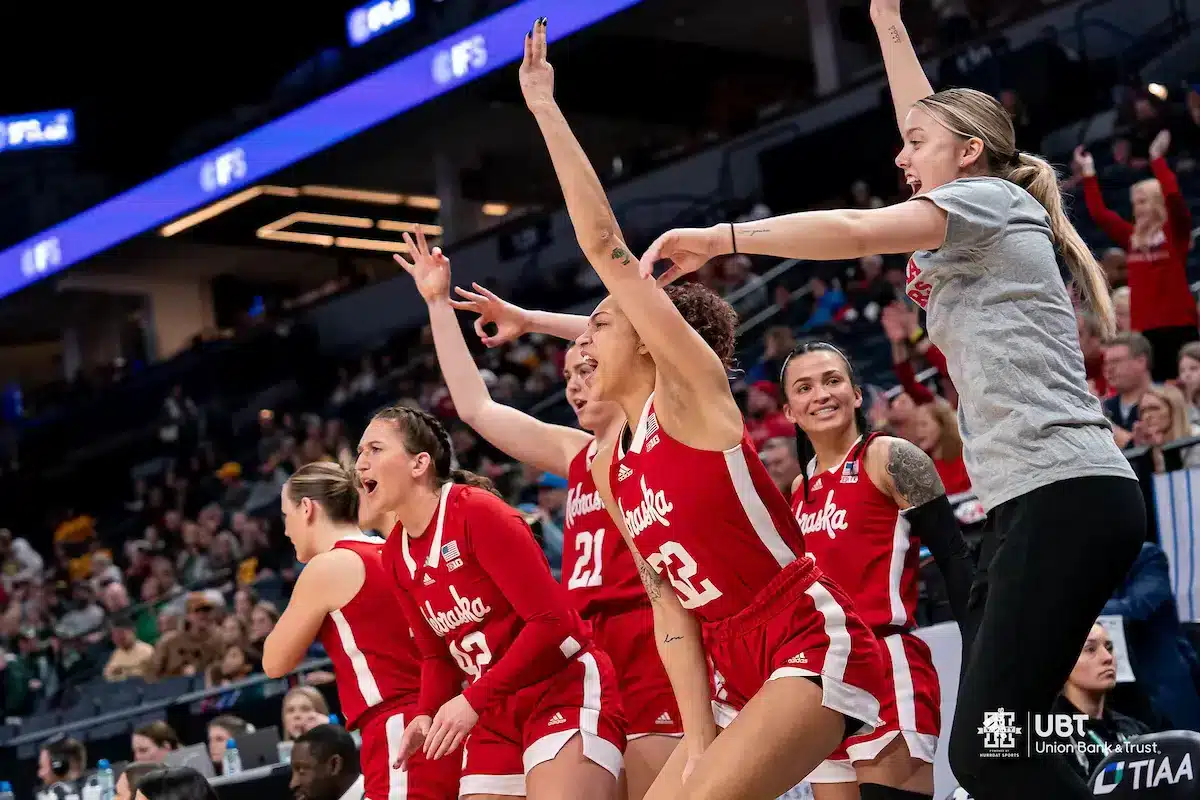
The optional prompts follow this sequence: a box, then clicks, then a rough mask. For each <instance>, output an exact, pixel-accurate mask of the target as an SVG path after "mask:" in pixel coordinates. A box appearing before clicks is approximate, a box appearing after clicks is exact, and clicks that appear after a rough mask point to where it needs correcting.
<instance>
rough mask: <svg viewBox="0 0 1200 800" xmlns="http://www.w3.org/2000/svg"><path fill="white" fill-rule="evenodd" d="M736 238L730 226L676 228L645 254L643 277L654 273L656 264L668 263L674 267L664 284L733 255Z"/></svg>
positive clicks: (660, 279)
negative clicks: (666, 261)
mask: <svg viewBox="0 0 1200 800" xmlns="http://www.w3.org/2000/svg"><path fill="white" fill-rule="evenodd" d="M732 250H733V237H732V231H731V230H730V227H729V226H728V225H715V226H713V227H711V228H676V229H675V230H673V231H667V232H666V233H664V234H663V235H662V236H659V237H658V238H657V239H655V240H654V242H653V243H652V244H651V245H650V247H649V248H648V249H647V250H646V252H645V253H644V254H643V255H642V259H641V264H640V272H641V275H642V277H643V278H648V277H650V276H651V275H653V274H654V265H655V264H656V263H658V262H659V261H663V260H668V261H670V262H671V266H670V267H669V268H668V269H667V271H666V272H664V273H663V274H662V275H661V276H660V277H659V279H658V283H659V285H660V286H661V285H665V284H668V283H671V282H672V281H675V280H677V279H678V278H680V277H682V276H684V275H687V274H688V273H690V272H695V271H696V270H698V269H700V268H701V267H703V266H704V265H705V264H706V263H708V261H709V260H710V259H712V258H714V257H716V256H720V255H724V254H725V253H729V252H732Z"/></svg>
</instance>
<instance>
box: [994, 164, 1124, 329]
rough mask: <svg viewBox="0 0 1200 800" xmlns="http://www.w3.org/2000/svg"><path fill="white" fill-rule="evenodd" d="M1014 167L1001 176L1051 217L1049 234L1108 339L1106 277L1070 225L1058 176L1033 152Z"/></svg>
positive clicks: (1112, 325)
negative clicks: (1028, 195)
mask: <svg viewBox="0 0 1200 800" xmlns="http://www.w3.org/2000/svg"><path fill="white" fill-rule="evenodd" d="M1016 160H1017V164H1016V165H1015V166H1013V167H1012V169H1011V170H1010V171H1009V173H1008V174H1007V175H1005V176H1004V177H1005V178H1007V179H1008V180H1010V181H1012V182H1013V183H1015V184H1017V185H1018V186H1020V187H1021V188H1023V189H1024V190H1025V191H1027V192H1029V194H1030V195H1032V196H1033V199H1035V200H1037V201H1038V202H1039V203H1041V204H1042V207H1043V208H1045V209H1046V213H1047V214H1048V215H1049V216H1050V234H1051V237H1052V239H1053V241H1054V245H1055V246H1056V247H1057V248H1058V249H1059V251H1060V252H1061V253H1062V257H1063V261H1065V262H1066V263H1067V268H1068V269H1069V270H1070V271H1071V278H1072V279H1073V280H1074V283H1075V286H1076V287H1077V288H1078V290H1079V293H1080V295H1081V296H1082V297H1083V301H1084V304H1085V305H1086V306H1088V307H1089V308H1090V309H1091V310H1092V312H1093V313H1094V314H1095V315H1096V318H1097V319H1098V320H1099V322H1100V329H1101V335H1102V336H1103V337H1104V338H1106V339H1107V338H1108V337H1110V336H1112V335H1113V334H1114V333H1116V330H1117V321H1116V320H1117V317H1116V312H1115V311H1114V310H1113V303H1112V298H1111V297H1110V296H1109V293H1108V278H1107V276H1106V275H1105V274H1104V270H1103V269H1102V268H1101V267H1100V264H1099V262H1097V261H1096V257H1095V256H1094V255H1092V251H1091V248H1089V247H1088V246H1087V243H1086V242H1084V241H1083V237H1082V236H1080V235H1079V231H1077V230H1075V226H1074V225H1072V224H1071V220H1070V219H1069V218H1068V217H1067V212H1066V209H1065V208H1064V207H1063V199H1062V190H1061V189H1059V186H1058V173H1057V172H1055V171H1054V167H1052V166H1051V165H1050V163H1049V162H1048V161H1046V160H1045V159H1043V158H1039V157H1038V156H1035V155H1033V154H1032V153H1024V152H1022V153H1019V154H1018V155H1017V159H1016Z"/></svg>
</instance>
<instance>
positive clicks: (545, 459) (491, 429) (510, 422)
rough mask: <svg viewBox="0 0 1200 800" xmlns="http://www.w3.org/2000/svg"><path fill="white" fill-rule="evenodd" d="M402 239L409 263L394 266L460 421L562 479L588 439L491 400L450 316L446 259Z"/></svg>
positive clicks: (422, 243) (422, 242)
mask: <svg viewBox="0 0 1200 800" xmlns="http://www.w3.org/2000/svg"><path fill="white" fill-rule="evenodd" d="M404 238H405V241H406V242H407V243H408V244H409V253H410V255H411V258H412V260H411V261H409V260H407V259H405V258H403V257H402V256H400V255H399V254H397V255H396V262H397V263H399V264H400V266H401V267H403V268H404V270H405V271H406V272H407V273H408V274H409V275H411V276H412V278H413V281H414V282H415V283H416V285H417V290H418V291H419V292H420V293H421V297H423V298H424V299H425V304H426V305H427V306H428V308H429V327H430V329H431V330H432V331H433V346H434V350H435V351H436V352H437V357H438V363H439V364H440V365H441V367H442V377H443V378H444V379H445V381H446V386H447V387H448V388H449V389H450V398H451V399H452V400H453V401H454V408H455V410H456V411H457V412H458V415H459V417H460V418H461V419H462V421H463V422H465V423H467V424H468V425H470V426H471V427H472V428H474V429H475V430H476V431H477V432H478V433H479V435H480V436H482V437H483V438H485V439H487V440H488V441H489V442H491V443H492V444H493V445H495V446H496V447H498V448H500V449H501V450H503V451H504V452H505V453H507V454H508V455H509V456H511V457H513V458H515V459H517V460H518V461H522V462H524V463H526V464H531V465H533V466H534V467H537V468H538V469H540V470H542V471H544V472H551V473H554V474H555V475H563V476H565V475H566V474H567V468H568V467H569V466H570V464H571V459H572V458H574V457H575V454H576V453H578V452H579V451H580V450H582V449H583V448H584V447H586V446H587V443H588V442H589V441H590V439H591V436H590V435H588V434H587V433H584V432H583V431H580V430H576V429H574V428H567V427H564V426H562V425H550V424H548V423H545V422H542V421H541V420H539V419H536V418H534V417H531V416H530V415H528V414H526V413H525V412H523V411H518V410H517V409H515V408H511V407H509V406H506V405H504V404H502V403H497V402H496V401H495V400H493V399H492V395H491V393H490V392H488V388H487V384H486V383H484V382H483V376H481V375H480V374H479V368H478V367H477V366H476V365H475V361H474V359H472V358H471V351H470V350H469V349H468V348H467V341H466V339H465V338H464V337H463V332H462V328H461V327H459V324H458V318H457V317H456V316H455V313H454V308H453V304H454V301H452V300H450V260H449V259H448V258H446V256H445V255H444V254H443V253H442V251H441V249H440V248H436V247H435V248H434V249H433V250H432V251H430V250H429V247H428V244H427V243H426V241H425V237H424V235H423V234H421V232H420V231H418V232H417V237H416V241H413V239H412V237H410V236H409V235H408V234H407V233H406V234H404ZM476 329H477V330H482V326H480V325H479V324H478V323H477V328H476Z"/></svg>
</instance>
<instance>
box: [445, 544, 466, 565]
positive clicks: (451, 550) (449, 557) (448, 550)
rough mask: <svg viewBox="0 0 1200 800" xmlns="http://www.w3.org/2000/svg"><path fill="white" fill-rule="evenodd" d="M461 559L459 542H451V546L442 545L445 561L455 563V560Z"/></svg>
mask: <svg viewBox="0 0 1200 800" xmlns="http://www.w3.org/2000/svg"><path fill="white" fill-rule="evenodd" d="M460 557H461V556H460V554H459V552H458V542H450V543H449V544H444V545H442V560H443V561H453V560H454V559H456V558H460Z"/></svg>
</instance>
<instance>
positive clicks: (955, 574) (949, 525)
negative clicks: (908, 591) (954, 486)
mask: <svg viewBox="0 0 1200 800" xmlns="http://www.w3.org/2000/svg"><path fill="white" fill-rule="evenodd" d="M904 517H905V519H907V520H908V523H909V525H910V526H911V527H912V533H913V535H914V536H916V537H917V538H918V539H919V540H920V542H921V544H923V545H925V546H926V547H928V548H929V552H930V553H932V554H933V560H934V562H935V563H936V564H937V565H938V569H940V570H941V571H942V577H943V578H944V579H945V581H946V594H947V595H948V597H949V600H950V610H951V611H952V612H953V614H954V619H955V621H957V622H958V624H959V626H960V627H962V626H963V625H964V624H965V623H966V620H967V601H968V599H969V598H970V596H971V584H972V583H973V582H974V580H975V563H974V561H973V560H972V558H971V552H970V549H969V548H968V547H967V542H966V539H964V538H963V535H962V529H960V528H959V526H958V519H957V518H956V517H955V516H954V509H953V508H951V507H950V501H949V500H947V499H946V495H941V496H940V497H936V498H934V499H933V500H930V501H929V502H928V503H925V504H924V505H920V506H916V507H915V508H911V509H909V510H908V511H906V512H905V514H904Z"/></svg>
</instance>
